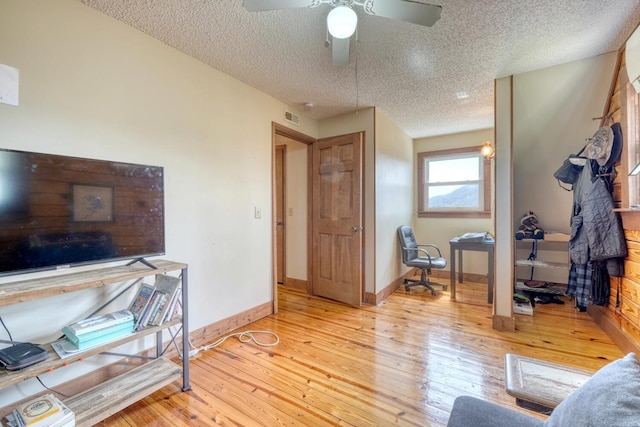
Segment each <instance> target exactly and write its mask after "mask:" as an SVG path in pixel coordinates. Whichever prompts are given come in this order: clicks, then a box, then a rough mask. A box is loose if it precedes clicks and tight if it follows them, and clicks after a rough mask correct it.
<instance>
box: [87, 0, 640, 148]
mask: <svg viewBox="0 0 640 427" xmlns="http://www.w3.org/2000/svg"><path fill="white" fill-rule="evenodd" d="M377 1H391V0H377ZM416 1H421V2H423V3H425V2H426V1H424V0H416ZM82 2H83V3H86V4H87V5H89V6H91V7H94V8H96V9H98V10H100V11H102V12H104V13H106V14H108V15H110V16H112V17H114V18H116V19H118V20H120V21H122V22H124V23H127V24H129V25H131V26H132V27H135V28H137V29H139V30H140V31H143V32H144V33H147V34H149V35H150V36H152V37H154V38H156V39H158V40H160V41H162V42H164V43H166V44H167V45H169V46H172V47H174V48H176V49H178V50H180V51H182V52H185V53H186V54H188V55H191V56H193V57H194V58H197V59H199V60H200V61H203V62H205V63H207V64H210V65H211V66H212V67H214V68H216V69H218V70H220V71H222V72H224V73H227V74H229V75H231V76H233V77H235V78H237V79H239V80H241V81H243V82H245V83H247V84H249V85H251V86H253V87H255V88H257V89H259V90H261V91H263V92H266V93H268V94H270V95H271V96H273V97H274V98H276V99H279V100H281V101H282V102H285V103H286V104H288V105H291V106H294V107H296V108H298V109H299V110H301V111H305V114H307V115H309V116H310V117H313V118H316V119H323V118H327V117H332V116H335V115H338V114H342V113H346V112H352V111H356V110H357V109H358V108H364V107H370V106H375V107H378V108H380V109H381V110H382V111H384V113H385V114H387V115H388V116H389V117H390V118H391V120H393V122H394V123H396V124H397V125H398V126H400V127H401V128H402V129H403V130H404V131H405V132H406V133H407V134H408V135H409V136H411V137H413V138H419V137H425V136H433V135H441V134H448V133H454V132H463V131H469V130H474V129H482V128H489V127H492V126H493V80H494V79H495V78H498V77H504V76H508V75H511V74H517V73H522V72H526V71H532V70H537V69H540V68H545V67H549V66H553V65H557V64H561V63H565V62H570V61H575V60H579V59H583V58H588V57H592V56H595V55H599V54H602V53H606V52H610V51H614V50H617V49H619V48H620V47H621V46H622V45H623V43H624V41H625V40H626V38H627V37H628V36H629V35H630V34H631V32H632V31H633V29H634V28H635V27H636V25H637V24H638V22H640V0H537V1H531V0H476V1H469V0H429V1H428V2H429V3H432V4H438V5H441V6H442V8H443V9H442V16H441V18H440V20H439V21H438V22H436V24H435V25H434V26H433V27H422V26H418V25H415V24H410V23H406V22H401V21H396V20H391V19H385V18H381V17H377V16H371V15H367V14H365V13H364V12H363V10H362V8H361V7H358V6H354V9H355V10H356V12H357V13H358V18H359V23H358V33H357V36H358V41H357V43H356V41H355V36H354V37H352V41H351V62H350V64H349V65H347V66H345V67H334V66H333V65H332V64H331V48H326V47H325V39H326V24H325V23H326V15H327V13H328V12H329V10H330V6H328V5H321V6H320V7H316V8H301V9H289V10H276V11H268V12H248V11H247V10H245V9H244V8H243V7H242V0H82ZM460 92H466V93H467V94H468V95H469V96H468V98H466V99H458V98H457V96H456V94H458V93H460ZM309 102H310V103H313V107H312V108H305V107H304V104H305V103H309ZM603 107H604V106H603Z"/></svg>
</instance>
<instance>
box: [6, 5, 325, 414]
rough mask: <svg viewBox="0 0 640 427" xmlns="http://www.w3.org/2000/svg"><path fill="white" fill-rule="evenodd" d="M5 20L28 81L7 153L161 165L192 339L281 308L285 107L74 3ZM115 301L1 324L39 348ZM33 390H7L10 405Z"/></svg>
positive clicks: (17, 309) (82, 303) (69, 299)
mask: <svg viewBox="0 0 640 427" xmlns="http://www.w3.org/2000/svg"><path fill="white" fill-rule="evenodd" d="M0 10H1V13H0V62H1V63H3V64H6V65H10V66H13V67H17V68H18V69H19V70H20V105H19V106H18V107H14V106H9V105H5V104H0V147H2V148H13V149H19V150H28V151H37V152H45V153H56V154H66V155H74V156H79V157H89V158H99V159H108V160H116V161H124V162H132V163H143V164H152V165H159V166H163V167H164V168H165V175H166V176H165V190H166V193H165V210H166V249H167V254H166V258H167V259H172V260H176V261H183V262H186V263H188V264H189V279H190V291H189V292H190V298H189V300H190V301H189V303H190V309H191V311H190V316H189V317H190V322H191V329H196V328H200V327H203V326H205V325H209V324H211V323H213V322H216V321H218V320H221V319H224V318H226V317H229V316H231V315H234V314H237V313H239V312H242V311H244V310H248V309H251V308H253V307H255V306H258V305H260V304H264V303H268V302H270V301H272V298H273V295H272V283H271V271H272V257H271V159H272V152H271V150H272V147H271V122H272V121H277V122H281V123H282V122H283V120H281V117H282V115H283V110H284V109H285V107H286V106H285V105H283V104H282V103H281V102H279V101H277V100H275V99H273V98H272V97H270V96H267V95H265V94H264V93H261V92H259V91H257V90H255V89H253V88H251V87H249V86H247V85H245V84H243V83H241V82H239V81H238V80H235V79H233V78H231V77H229V76H227V75H225V74H222V73H220V72H218V71H216V70H215V69H213V68H211V67H209V66H207V65H205V64H203V63H201V62H198V61H196V60H194V59H192V58H190V57H188V56H186V55H184V54H182V53H179V52H178V51H176V50H174V49H172V48H170V47H168V46H166V45H165V44H163V43H161V42H159V41H156V40H154V39H152V38H150V37H148V36H146V35H145V34H143V33H141V32H139V31H137V30H134V29H132V28H130V27H128V26H126V25H124V24H122V23H120V22H118V21H116V20H114V19H112V18H109V17H107V16H105V15H103V14H101V13H99V12H97V11H96V10H94V9H92V8H89V7H88V6H85V5H83V4H81V3H80V2H79V1H77V0H57V1H55V2H52V1H47V0H30V1H16V0H0ZM304 123H308V126H309V128H305V126H303V127H302V128H300V129H297V130H299V131H301V132H303V133H306V134H309V135H314V136H315V134H316V133H317V128H316V124H315V123H314V122H313V121H309V120H306V119H305V122H304ZM282 124H284V125H286V123H282ZM256 206H257V207H260V208H261V209H262V218H261V219H255V218H254V207H256ZM2 280H3V281H4V282H6V281H12V280H17V278H16V277H8V278H7V277H5V278H3V279H2ZM104 299H105V297H104V296H103V295H102V292H81V293H78V294H75V295H70V296H63V297H57V298H53V299H51V300H48V301H45V302H44V303H43V302H36V303H23V304H17V305H15V306H11V307H1V308H0V316H2V318H3V320H5V323H6V324H7V327H8V328H10V329H11V332H12V334H13V338H14V339H15V340H33V341H35V342H42V341H43V337H50V336H51V335H56V334H57V335H59V331H60V328H61V327H62V326H63V325H64V324H66V323H69V321H70V320H77V318H79V317H80V316H82V315H84V314H85V313H87V312H89V311H90V308H93V307H96V306H97V305H98V303H99V302H100V301H101V300H104ZM4 338H5V336H4V331H2V330H0V339H4ZM76 365H77V366H80V365H82V366H84V367H88V366H89V365H90V364H89V362H85V363H83V364H76ZM82 366H81V367H82ZM67 370H68V369H65V372H66V371H67ZM50 375H53V376H55V375H58V373H56V372H54V373H53V374H47V375H44V378H45V380H46V381H47V382H48V383H49V384H50V385H53V383H55V382H56V379H55V378H53V377H50ZM38 387H39V386H38ZM22 390H23V387H17V388H13V389H10V390H9V391H7V390H5V391H3V392H0V406H3V405H4V404H6V402H7V401H10V400H11V399H14V398H16V397H19V395H20V394H21V393H22ZM27 394H28V392H27Z"/></svg>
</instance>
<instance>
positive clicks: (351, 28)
mask: <svg viewBox="0 0 640 427" xmlns="http://www.w3.org/2000/svg"><path fill="white" fill-rule="evenodd" d="M357 25H358V15H356V13H355V12H354V10H353V9H351V8H350V7H348V6H336V7H334V8H333V9H331V12H329V15H327V28H328V29H329V33H330V34H331V35H332V36H333V37H335V38H337V39H346V38H349V37H351V36H352V35H353V33H355V31H356V26H357Z"/></svg>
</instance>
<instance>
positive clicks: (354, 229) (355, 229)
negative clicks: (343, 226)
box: [351, 225, 363, 231]
mask: <svg viewBox="0 0 640 427" xmlns="http://www.w3.org/2000/svg"><path fill="white" fill-rule="evenodd" d="M362 230H363V228H362V227H358V226H357V225H354V226H353V227H351V231H362Z"/></svg>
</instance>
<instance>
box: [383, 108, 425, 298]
mask: <svg viewBox="0 0 640 427" xmlns="http://www.w3.org/2000/svg"><path fill="white" fill-rule="evenodd" d="M375 124H376V127H375V130H376V135H375V137H376V154H375V197H376V199H375V208H376V216H375V221H376V223H375V233H376V235H375V241H376V253H375V256H376V268H375V274H376V277H375V286H376V287H375V292H376V293H377V292H380V291H382V290H383V289H384V288H385V287H387V286H389V285H390V284H391V283H392V282H393V281H394V280H396V279H397V278H398V277H400V276H401V275H402V274H404V273H405V272H406V268H405V267H404V266H403V264H402V258H401V255H400V248H399V246H398V238H397V234H396V230H397V228H398V226H400V225H403V224H412V219H413V213H414V211H415V209H414V204H413V192H414V187H413V140H412V139H411V138H410V137H409V136H408V135H407V134H405V133H404V132H403V131H402V130H401V129H400V128H399V127H398V126H396V124H395V123H393V122H392V121H391V119H389V117H387V116H386V115H385V114H384V112H382V111H381V110H380V109H379V108H376V116H375Z"/></svg>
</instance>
